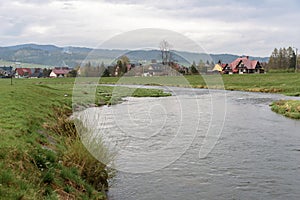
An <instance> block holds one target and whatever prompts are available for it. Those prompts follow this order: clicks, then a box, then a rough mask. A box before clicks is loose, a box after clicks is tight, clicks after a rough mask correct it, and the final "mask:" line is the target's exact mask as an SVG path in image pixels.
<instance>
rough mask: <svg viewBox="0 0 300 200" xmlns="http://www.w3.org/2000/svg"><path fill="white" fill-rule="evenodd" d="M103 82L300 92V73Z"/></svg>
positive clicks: (106, 79) (107, 79)
mask: <svg viewBox="0 0 300 200" xmlns="http://www.w3.org/2000/svg"><path fill="white" fill-rule="evenodd" d="M100 83H108V84H115V83H118V84H144V85H167V86H179V87H196V88H207V87H208V86H209V87H210V88H214V87H215V88H225V89H227V90H241V91H250V92H270V93H281V94H285V95H290V96H299V95H300V73H267V74H243V75H240V74H234V75H222V76H219V75H203V76H200V75H192V76H168V77H122V78H117V77H103V78H101V79H100ZM207 83H208V84H207Z"/></svg>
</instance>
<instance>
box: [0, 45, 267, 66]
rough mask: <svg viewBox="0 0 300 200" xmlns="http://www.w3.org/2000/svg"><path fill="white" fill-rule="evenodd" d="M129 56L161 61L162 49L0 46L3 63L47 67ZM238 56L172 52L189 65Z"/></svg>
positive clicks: (137, 59) (173, 57)
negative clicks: (131, 49)
mask: <svg viewBox="0 0 300 200" xmlns="http://www.w3.org/2000/svg"><path fill="white" fill-rule="evenodd" d="M122 55H126V56H127V57H128V58H129V59H130V60H131V61H136V62H138V61H147V62H150V61H151V60H153V59H156V60H161V52H160V51H159V50H138V51H130V50H118V49H113V50H109V49H92V48H86V47H72V46H66V47H58V46H55V45H39V44H20V45H16V46H7V47H0V60H4V61H12V62H22V63H33V64H40V65H45V66H62V65H68V66H70V67H75V66H78V65H80V64H81V63H82V62H83V61H90V62H91V63H99V62H101V61H103V62H105V63H106V64H111V63H112V62H114V61H115V60H116V59H117V58H119V57H120V56H122ZM238 57H239V56H238V55H233V54H205V53H193V52H185V51H172V59H173V60H174V61H176V62H179V63H182V64H186V65H189V64H191V63H192V62H193V61H195V62H196V63H199V61H200V60H203V62H206V61H209V62H211V61H213V62H214V63H217V62H218V61H219V60H221V61H222V62H223V63H230V62H232V61H233V60H235V59H236V58H238ZM250 59H254V60H259V61H260V62H267V61H268V60H269V58H268V57H251V56H250Z"/></svg>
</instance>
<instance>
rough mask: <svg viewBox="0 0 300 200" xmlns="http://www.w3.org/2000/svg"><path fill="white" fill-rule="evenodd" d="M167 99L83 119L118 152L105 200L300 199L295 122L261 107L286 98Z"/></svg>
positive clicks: (92, 111) (206, 95) (192, 95)
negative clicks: (207, 151)
mask: <svg viewBox="0 0 300 200" xmlns="http://www.w3.org/2000/svg"><path fill="white" fill-rule="evenodd" d="M171 92H173V94H174V96H172V97H164V98H128V99H127V101H126V102H124V103H122V104H119V105H115V106H111V107H101V108H89V109H87V110H85V111H84V116H86V117H87V118H89V119H90V120H87V121H90V122H89V123H90V124H88V126H90V127H91V126H92V127H93V128H94V130H95V131H101V137H102V138H103V140H104V143H105V144H107V145H108V146H109V148H111V149H115V150H117V152H119V153H118V154H117V156H116V163H115V165H116V166H115V167H116V169H117V170H118V172H117V173H116V176H115V177H114V179H113V180H112V182H111V188H110V190H109V192H108V195H109V199H113V200H118V199H122V200H123V199H138V200H139V199H145V200H146V199H147V200H148V199H195V200H198V199H270V200H271V199H300V190H299V186H300V121H297V120H292V119H288V118H285V117H283V116H280V115H278V114H276V113H274V112H272V111H271V109H270V107H269V104H270V103H271V102H272V101H274V100H278V99H283V98H287V97H284V96H282V95H277V94H263V93H248V92H238V91H226V92H224V91H212V92H209V91H207V90H201V89H184V88H172V89H171ZM212 94H213V96H214V97H213V98H212ZM224 95H226V96H225V99H224ZM213 99H215V101H214V100H213ZM224 100H225V101H224ZM218 105H219V106H218ZM95 119H96V120H95ZM95 121H96V122H98V123H95ZM92 122H93V123H92ZM210 137H211V138H212V139H209V138H210ZM213 137H214V138H213ZM206 140H207V141H206ZM205 142H206V144H205ZM209 142H211V143H209ZM205 145H206V146H207V148H208V149H209V154H207V155H204V156H201V153H200V154H199V151H200V149H201V148H202V147H203V146H205ZM210 146H211V151H210Z"/></svg>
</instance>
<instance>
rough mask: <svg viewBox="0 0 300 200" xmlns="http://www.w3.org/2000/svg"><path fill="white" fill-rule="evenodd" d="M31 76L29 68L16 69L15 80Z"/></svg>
mask: <svg viewBox="0 0 300 200" xmlns="http://www.w3.org/2000/svg"><path fill="white" fill-rule="evenodd" d="M31 74H32V71H31V69H30V68H16V70H15V78H29V77H30V76H31Z"/></svg>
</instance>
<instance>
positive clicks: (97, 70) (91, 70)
mask: <svg viewBox="0 0 300 200" xmlns="http://www.w3.org/2000/svg"><path fill="white" fill-rule="evenodd" d="M106 70H107V69H106V68H105V66H104V63H103V62H102V63H101V65H98V66H96V67H95V66H92V64H91V63H90V62H87V63H86V64H85V65H84V66H83V67H81V68H80V75H81V76H84V77H100V76H102V75H104V74H105V75H106V73H105V71H106Z"/></svg>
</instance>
